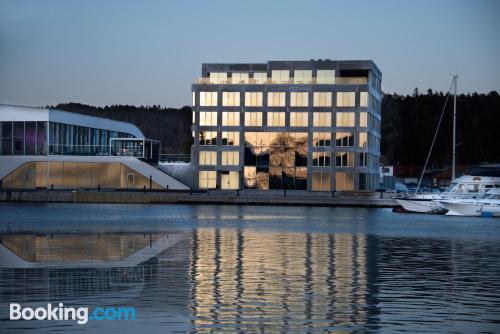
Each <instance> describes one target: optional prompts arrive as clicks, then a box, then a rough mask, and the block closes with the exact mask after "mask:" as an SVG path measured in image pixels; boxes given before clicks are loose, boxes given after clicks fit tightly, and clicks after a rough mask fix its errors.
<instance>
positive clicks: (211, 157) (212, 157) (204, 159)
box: [199, 151, 217, 165]
mask: <svg viewBox="0 0 500 334" xmlns="http://www.w3.org/2000/svg"><path fill="white" fill-rule="evenodd" d="M199 160H200V163H199V164H200V165H217V152H216V151H200V159H199Z"/></svg>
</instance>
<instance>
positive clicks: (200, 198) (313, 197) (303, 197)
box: [0, 189, 397, 208]
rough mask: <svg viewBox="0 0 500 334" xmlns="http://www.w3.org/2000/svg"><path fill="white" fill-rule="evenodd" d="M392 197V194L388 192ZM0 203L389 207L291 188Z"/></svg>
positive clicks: (54, 195) (45, 197)
mask: <svg viewBox="0 0 500 334" xmlns="http://www.w3.org/2000/svg"><path fill="white" fill-rule="evenodd" d="M390 195H391V196H393V194H390ZM0 202H49V203H108V204H109V203H117V204H119V203H121V204H124V203H125V204H126V203H130V204H224V205H240V204H241V205H283V206H286V205H301V206H332V207H335V206H338V207H364V208H393V207H395V206H397V202H396V201H395V200H394V199H392V198H380V196H379V194H370V195H366V194H363V195H350V196H346V195H341V194H338V193H335V194H333V196H332V193H326V194H324V193H307V194H305V193H302V192H299V193H296V192H293V191H288V192H282V191H271V192H269V193H262V192H253V191H249V192H248V191H241V192H236V191H209V192H203V193H199V192H198V193H197V192H173V191H169V192H164V191H149V190H148V191H145V192H144V191H123V190H118V191H117V190H112V191H111V190H101V191H88V190H34V191H22V190H5V189H4V190H3V191H2V192H0Z"/></svg>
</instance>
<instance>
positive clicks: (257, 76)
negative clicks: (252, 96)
mask: <svg viewBox="0 0 500 334" xmlns="http://www.w3.org/2000/svg"><path fill="white" fill-rule="evenodd" d="M253 81H254V82H255V83H256V84H265V83H266V82H267V73H266V72H254V74H253Z"/></svg>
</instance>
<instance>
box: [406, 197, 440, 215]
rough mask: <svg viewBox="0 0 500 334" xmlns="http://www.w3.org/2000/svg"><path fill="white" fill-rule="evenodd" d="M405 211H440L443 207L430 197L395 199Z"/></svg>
mask: <svg viewBox="0 0 500 334" xmlns="http://www.w3.org/2000/svg"><path fill="white" fill-rule="evenodd" d="M396 202H398V204H399V205H401V206H402V207H403V208H404V209H405V210H406V211H410V212H418V213H440V212H442V210H443V207H442V206H441V204H440V203H439V202H435V201H433V200H431V199H396Z"/></svg>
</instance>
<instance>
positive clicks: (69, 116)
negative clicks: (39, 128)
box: [0, 104, 145, 138]
mask: <svg viewBox="0 0 500 334" xmlns="http://www.w3.org/2000/svg"><path fill="white" fill-rule="evenodd" d="M0 121H1V122H12V121H14V122H23V121H24V122H30V121H44V122H47V121H50V122H57V123H64V124H71V125H78V126H85V127H89V128H96V129H104V130H110V131H118V132H125V133H129V134H131V135H133V136H134V137H136V138H144V137H145V136H144V134H143V133H142V131H141V130H139V128H138V127H137V126H135V125H134V124H132V123H127V122H122V121H115V120H111V119H109V118H103V117H96V116H89V115H83V114H78V113H73V112H69V111H62V110H57V109H50V108H34V107H22V106H11V105H4V104H0Z"/></svg>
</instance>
